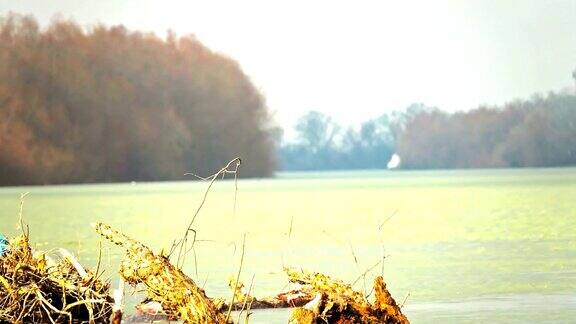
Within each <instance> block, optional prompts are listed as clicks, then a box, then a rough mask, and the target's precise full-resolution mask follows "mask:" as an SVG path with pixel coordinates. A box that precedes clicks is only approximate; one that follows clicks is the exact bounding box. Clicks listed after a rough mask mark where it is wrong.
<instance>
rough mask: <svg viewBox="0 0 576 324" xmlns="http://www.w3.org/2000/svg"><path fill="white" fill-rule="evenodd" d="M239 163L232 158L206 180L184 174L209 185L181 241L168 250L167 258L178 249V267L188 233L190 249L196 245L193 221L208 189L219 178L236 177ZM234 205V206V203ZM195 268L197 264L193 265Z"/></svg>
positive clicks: (182, 262)
mask: <svg viewBox="0 0 576 324" xmlns="http://www.w3.org/2000/svg"><path fill="white" fill-rule="evenodd" d="M241 163H242V160H241V159H240V158H239V157H237V158H234V159H233V160H231V161H230V162H228V164H226V166H224V167H223V168H221V169H220V170H219V171H218V172H216V173H214V174H213V175H211V176H209V177H206V178H204V177H200V176H198V175H196V174H193V173H186V175H192V176H195V177H197V178H199V179H202V180H206V181H208V180H209V181H210V183H209V184H208V187H207V188H206V190H205V191H204V195H203V197H202V200H201V201H200V204H199V205H198V207H197V208H196V211H195V212H194V215H193V216H192V219H191V220H190V223H189V224H188V227H187V228H186V231H185V232H184V235H183V236H182V239H180V240H178V241H174V243H173V244H172V248H171V249H170V253H169V256H170V255H172V253H173V252H174V251H175V250H176V249H178V258H177V261H176V265H178V266H179V267H182V265H183V264H184V259H185V257H186V254H187V253H186V251H187V250H188V241H189V238H188V237H189V235H190V232H192V233H194V234H193V235H194V236H193V237H192V241H191V243H190V245H191V247H192V249H193V250H194V244H195V243H196V234H197V233H196V231H195V230H194V228H193V225H194V221H195V220H196V218H197V217H198V214H200V210H202V207H203V206H204V203H206V199H207V197H208V193H209V192H210V189H211V188H212V186H213V185H214V182H216V180H217V179H218V177H219V176H222V177H224V176H225V175H226V174H234V175H235V176H237V174H238V168H239V167H240V164H241ZM235 179H237V178H236V177H235ZM236 189H237V183H236ZM235 195H236V193H235ZM235 199H236V198H235ZM234 204H236V202H235V203H234ZM235 208H236V207H234V212H235ZM195 267H196V268H197V264H195ZM196 272H198V269H196Z"/></svg>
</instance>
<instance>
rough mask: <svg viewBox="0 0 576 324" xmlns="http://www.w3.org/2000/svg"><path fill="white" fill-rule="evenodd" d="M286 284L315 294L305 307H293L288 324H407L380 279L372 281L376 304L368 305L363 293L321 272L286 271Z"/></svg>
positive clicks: (309, 293) (308, 293)
mask: <svg viewBox="0 0 576 324" xmlns="http://www.w3.org/2000/svg"><path fill="white" fill-rule="evenodd" d="M285 271H286V273H287V274H288V278H289V281H290V282H292V283H298V284H300V285H302V288H301V291H302V292H303V293H305V294H307V295H314V296H315V297H314V299H313V300H312V301H310V302H309V303H308V304H306V305H305V306H304V307H301V308H296V309H295V310H294V311H293V312H292V315H291V317H290V320H289V323H290V324H316V323H339V324H344V323H350V324H352V323H389V324H409V321H408V319H407V318H406V316H404V314H402V311H401V309H400V307H399V306H398V304H396V301H395V300H394V298H392V296H391V295H390V293H389V292H388V290H387V289H386V284H385V283H384V280H383V279H382V277H381V276H378V277H377V278H376V279H375V281H374V290H375V295H376V296H375V301H374V303H372V304H371V303H370V302H368V300H367V299H366V297H364V295H363V294H361V293H359V292H357V291H355V290H353V289H352V287H351V286H350V285H348V284H345V283H344V282H342V281H341V280H336V279H332V278H330V277H328V276H326V275H324V274H321V273H317V272H316V273H308V272H303V271H294V270H291V269H285Z"/></svg>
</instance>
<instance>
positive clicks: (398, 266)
mask: <svg viewBox="0 0 576 324" xmlns="http://www.w3.org/2000/svg"><path fill="white" fill-rule="evenodd" d="M205 187H206V183H199V182H197V183H190V182H182V183H154V184H132V185H131V184H110V185H83V186H50V187H34V188H3V189H0V231H2V232H5V234H10V235H12V234H14V233H16V230H15V227H16V226H15V224H16V221H17V217H16V215H17V210H18V197H19V193H20V192H23V191H30V195H29V196H28V198H27V200H26V204H25V219H26V220H27V221H28V223H29V224H30V227H31V236H32V240H33V241H34V242H36V243H37V247H38V248H42V249H51V248H55V247H60V246H63V247H66V248H68V249H70V250H71V251H73V252H75V253H78V254H79V256H80V260H81V261H82V262H83V263H85V264H87V265H95V264H96V261H97V260H96V257H97V249H96V246H97V245H98V241H99V238H98V237H97V236H96V234H95V233H94V232H93V230H92V228H91V227H90V226H89V224H90V223H91V222H96V221H102V222H106V223H109V224H111V225H112V226H115V227H117V228H119V229H121V230H122V231H124V232H126V233H127V234H129V235H131V236H133V237H134V238H137V239H139V240H141V241H143V242H145V243H146V244H149V245H150V246H151V247H152V248H154V249H158V250H159V249H161V248H168V247H169V246H170V244H171V243H172V240H173V239H175V238H176V237H178V236H179V235H182V231H183V230H184V228H185V226H186V224H187V223H188V222H189V220H190V217H191V215H192V213H193V210H194V209H195V207H196V206H197V205H198V203H199V202H200V200H201V197H202V194H203V191H204V188H205ZM233 189H234V185H233V183H231V182H220V183H218V184H217V185H216V186H215V187H214V190H213V192H211V194H210V196H209V198H208V201H207V202H206V205H205V208H204V209H203V211H202V213H201V214H200V216H199V217H198V219H197V222H196V224H195V226H194V227H195V229H196V230H197V231H198V239H199V242H198V244H197V245H196V257H197V260H198V265H197V267H195V266H194V262H193V258H192V255H190V256H189V258H188V261H187V263H186V265H185V271H186V272H187V273H189V274H190V275H192V276H194V277H195V280H196V281H197V282H198V283H199V284H201V285H202V286H204V287H205V288H206V291H207V293H208V294H209V295H210V296H228V295H229V289H228V287H227V286H226V284H227V282H228V278H229V276H230V275H232V274H233V273H235V272H236V270H237V267H238V263H239V246H240V239H241V237H242V234H243V233H244V232H246V233H248V235H247V237H248V238H247V244H246V256H245V260H244V266H243V269H242V273H243V276H242V280H243V281H244V282H246V283H248V282H249V281H250V278H251V277H252V275H255V282H254V291H255V294H256V296H266V295H271V294H275V293H277V292H278V291H279V290H281V289H283V288H285V281H286V280H285V277H284V275H283V274H282V267H283V266H284V265H289V266H295V267H302V268H305V269H309V270H316V271H322V272H325V273H327V274H329V275H333V276H336V277H339V278H342V279H344V280H346V281H349V282H352V281H354V280H355V279H356V278H357V277H358V274H359V273H360V272H362V271H364V270H365V269H367V268H369V267H371V266H372V265H374V263H375V262H377V261H378V260H380V259H381V257H382V255H383V254H384V255H385V257H386V258H385V262H384V267H383V269H382V268H381V267H375V269H374V271H372V272H370V273H369V276H368V278H367V282H366V286H368V287H370V285H371V280H372V278H373V277H374V276H375V275H377V274H378V273H380V272H381V271H383V273H384V277H385V280H386V281H387V283H388V287H389V288H390V290H391V292H392V294H393V295H394V296H395V297H396V299H397V300H399V301H402V300H403V299H404V298H405V296H406V295H407V294H410V296H409V297H408V299H407V302H406V306H405V307H406V308H405V310H406V312H407V314H408V316H409V318H410V319H411V320H412V321H413V322H416V323H418V322H424V323H425V322H454V323H462V322H488V321H491V322H494V321H495V322H502V323H505V322H510V321H520V322H522V321H536V320H538V321H549V322H569V321H570V320H572V319H573V318H575V316H576V314H575V313H574V312H575V309H576V306H575V295H576V272H575V269H576V237H575V236H576V232H575V231H574V228H576V199H574V197H576V169H538V170H480V171H443V172H366V171H364V172H356V173H353V172H345V173H324V174H320V175H311V176H307V174H304V173H300V174H284V175H282V176H281V177H280V178H278V179H271V180H243V181H241V182H240V184H239V190H240V191H239V194H238V208H237V214H236V215H233V214H232V210H233V207H232V203H233V199H234V190H233ZM392 214H394V216H393V217H392V218H390V220H389V221H387V222H386V223H385V225H384V226H383V227H382V229H381V230H379V225H380V224H381V223H382V222H383V221H384V220H386V219H388V217H389V216H390V215H392ZM291 223H292V231H291V232H290V224H291ZM289 232H290V235H288V233H289ZM350 246H352V249H354V253H355V255H356V256H357V258H358V264H355V262H354V258H353V257H352V253H351V248H350ZM120 255H121V251H119V250H118V248H116V247H114V246H112V245H111V244H105V248H104V259H103V260H102V261H103V265H104V266H106V268H107V270H106V271H107V272H106V274H105V275H109V276H112V277H114V275H113V272H114V270H113V269H115V268H116V266H117V264H118V262H119V257H120ZM196 269H197V274H196ZM363 286H364V283H363V280H359V281H358V284H356V286H355V287H356V288H357V289H363V288H362V287H363ZM137 300H138V297H131V298H130V299H129V301H130V303H135V302H136V301H137ZM287 314H288V311H278V310H275V311H255V312H254V315H253V317H252V322H253V323H275V322H278V323H285V322H286V318H287Z"/></svg>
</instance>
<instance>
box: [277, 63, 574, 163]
mask: <svg viewBox="0 0 576 324" xmlns="http://www.w3.org/2000/svg"><path fill="white" fill-rule="evenodd" d="M575 79H576V72H575ZM294 130H295V132H296V139H295V140H293V141H291V142H289V143H285V144H284V145H282V147H281V148H280V151H279V154H280V161H281V162H282V168H283V169H285V170H323V169H367V168H377V169H382V168H385V167H386V164H387V162H388V161H389V159H390V157H391V156H392V154H394V153H397V154H398V155H399V156H400V158H401V161H402V162H401V167H402V168H405V169H450V168H494V167H555V166H569V165H576V94H575V92H574V91H568V90H566V91H562V92H556V93H555V92H551V93H549V94H547V95H535V96H533V97H532V98H529V99H525V100H517V101H514V102H510V103H507V104H505V105H502V106H491V107H487V106H482V107H478V108H476V109H472V110H469V111H465V112H456V113H447V112H443V111H441V110H439V109H438V108H435V107H428V106H426V105H423V104H413V105H410V106H409V107H408V108H407V109H405V110H404V111H397V112H393V113H390V114H383V115H382V116H380V117H378V118H376V119H372V120H368V121H366V122H364V123H362V124H361V125H360V126H359V127H356V128H354V127H349V128H346V129H345V128H343V127H341V126H340V125H338V124H337V123H335V122H334V121H333V120H332V119H331V118H330V117H329V116H327V115H324V114H322V113H319V112H314V111H312V112H309V113H308V114H306V115H304V116H302V117H301V118H300V119H299V121H298V122H297V124H296V126H295V129H294Z"/></svg>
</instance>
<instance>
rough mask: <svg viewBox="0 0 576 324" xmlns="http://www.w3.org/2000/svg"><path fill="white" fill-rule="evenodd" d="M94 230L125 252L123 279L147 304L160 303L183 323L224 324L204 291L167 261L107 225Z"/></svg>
mask: <svg viewBox="0 0 576 324" xmlns="http://www.w3.org/2000/svg"><path fill="white" fill-rule="evenodd" d="M94 228H95V229H96V232H97V233H98V234H100V235H102V236H103V237H105V238H106V239H108V240H110V241H111V242H113V243H115V244H117V245H119V246H121V247H123V248H124V249H125V251H126V254H125V257H124V259H123V260H122V262H121V264H120V269H119V273H120V275H121V276H122V278H123V279H124V280H125V281H126V282H127V283H129V284H131V285H133V286H136V285H138V284H143V285H144V286H145V287H146V297H147V300H148V301H155V302H158V303H160V305H161V306H162V311H163V312H164V313H165V314H167V316H168V317H170V318H178V319H180V320H182V321H184V322H185V323H218V324H220V323H226V317H225V316H224V314H222V313H221V312H219V311H218V309H217V308H216V306H215V305H214V303H213V302H212V301H211V300H210V299H209V298H208V297H207V296H206V294H205V293H204V290H203V289H201V288H200V287H198V286H197V285H196V284H195V283H194V281H193V280H192V279H191V278H190V277H188V276H186V275H185V274H184V273H183V272H182V270H181V269H179V268H177V267H175V266H174V265H173V264H172V263H170V260H169V259H168V257H166V256H164V255H163V254H160V255H155V254H154V253H153V252H152V250H150V249H149V248H148V247H146V246H145V245H143V244H142V243H140V242H138V241H136V240H133V239H131V238H129V237H127V236H126V235H124V234H122V233H120V232H118V231H116V230H114V229H112V228H111V227H110V226H108V225H105V224H102V223H99V224H96V225H95V226H94Z"/></svg>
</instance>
